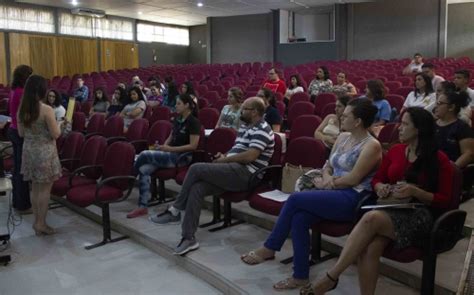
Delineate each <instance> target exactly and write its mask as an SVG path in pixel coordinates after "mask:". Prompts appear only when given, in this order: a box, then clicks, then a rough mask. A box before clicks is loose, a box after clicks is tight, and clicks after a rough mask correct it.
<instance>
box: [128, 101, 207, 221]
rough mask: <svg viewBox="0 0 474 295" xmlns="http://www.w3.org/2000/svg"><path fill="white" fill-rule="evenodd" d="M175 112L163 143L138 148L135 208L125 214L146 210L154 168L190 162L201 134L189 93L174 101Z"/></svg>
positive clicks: (171, 166) (194, 106)
mask: <svg viewBox="0 0 474 295" xmlns="http://www.w3.org/2000/svg"><path fill="white" fill-rule="evenodd" d="M176 112H177V113H178V117H177V118H176V120H175V121H174V126H173V130H172V132H171V134H170V136H169V137H168V138H167V139H166V141H165V143H164V144H162V145H156V146H155V147H154V149H155V150H151V151H143V152H141V153H140V155H139V156H138V158H137V160H136V161H135V169H136V171H137V173H138V181H139V183H140V184H139V198H138V208H136V209H134V210H133V211H131V212H130V213H128V214H127V218H135V217H139V216H143V215H147V214H148V200H149V198H150V175H151V174H153V172H155V171H156V170H157V169H163V168H174V167H177V166H179V167H182V166H186V165H189V163H191V160H192V153H191V152H192V151H194V150H195V149H196V148H197V146H198V143H199V136H200V134H201V123H199V120H198V119H197V105H196V103H195V102H194V100H193V99H192V97H191V96H190V95H188V94H181V95H180V96H179V97H178V99H177V101H176Z"/></svg>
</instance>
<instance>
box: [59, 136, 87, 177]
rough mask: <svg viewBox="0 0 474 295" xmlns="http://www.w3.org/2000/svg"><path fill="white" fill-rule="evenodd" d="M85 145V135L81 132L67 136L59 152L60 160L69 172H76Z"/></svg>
mask: <svg viewBox="0 0 474 295" xmlns="http://www.w3.org/2000/svg"><path fill="white" fill-rule="evenodd" d="M83 144H84V135H82V133H80V132H75V131H72V132H70V133H69V134H68V135H67V136H66V138H65V139H64V142H63V144H62V147H61V151H60V152H59V160H60V162H61V166H62V167H64V168H65V169H67V170H68V171H74V169H75V168H76V167H77V164H78V159H79V155H80V154H81V150H82V145H83Z"/></svg>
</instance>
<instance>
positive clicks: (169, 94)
mask: <svg viewBox="0 0 474 295" xmlns="http://www.w3.org/2000/svg"><path fill="white" fill-rule="evenodd" d="M178 96H179V92H178V87H176V84H175V83H174V82H173V81H170V82H169V83H168V88H167V91H166V92H165V93H164V94H163V97H164V98H163V105H164V106H165V107H168V108H169V109H170V110H171V111H172V112H174V111H175V107H176V99H177V98H178Z"/></svg>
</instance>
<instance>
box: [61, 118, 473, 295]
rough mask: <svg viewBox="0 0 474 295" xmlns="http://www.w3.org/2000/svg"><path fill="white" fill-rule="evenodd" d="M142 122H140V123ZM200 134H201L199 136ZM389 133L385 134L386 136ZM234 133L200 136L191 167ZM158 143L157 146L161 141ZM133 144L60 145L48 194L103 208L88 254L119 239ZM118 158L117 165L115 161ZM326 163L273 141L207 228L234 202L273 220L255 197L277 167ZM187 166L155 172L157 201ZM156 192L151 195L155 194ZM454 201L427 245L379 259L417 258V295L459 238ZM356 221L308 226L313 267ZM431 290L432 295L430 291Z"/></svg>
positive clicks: (318, 153) (305, 147) (302, 140)
mask: <svg viewBox="0 0 474 295" xmlns="http://www.w3.org/2000/svg"><path fill="white" fill-rule="evenodd" d="M141 120H143V121H145V119H141ZM394 125H395V124H393V125H387V127H388V126H392V127H390V128H389V129H390V130H389V131H391V132H392V133H393V132H394V130H396V128H394ZM170 131H171V125H170V123H169V121H164V120H160V121H157V122H155V123H154V125H153V126H152V128H151V129H150V132H149V133H148V141H147V143H149V144H150V143H154V142H155V141H159V142H160V140H161V141H162V140H164V139H165V138H166V137H167V136H168V135H169V132H170ZM202 133H203V132H202ZM387 133H390V132H387ZM235 137H236V133H235V131H234V130H232V129H225V128H219V129H216V130H214V131H213V132H212V133H211V134H210V135H209V137H207V138H205V136H203V134H202V136H201V140H200V143H199V147H198V151H196V152H195V153H194V155H193V163H194V162H202V161H210V155H213V154H216V153H217V152H221V153H225V152H227V151H228V150H229V149H230V148H231V147H232V144H233V142H234V140H235ZM160 143H161V142H160ZM133 146H134V145H133V142H132V143H127V142H113V143H111V140H110V139H109V140H108V139H106V138H105V137H103V136H99V135H92V136H89V137H86V136H84V135H83V134H82V133H79V132H72V133H70V134H69V135H68V136H67V137H66V138H65V139H64V142H62V143H59V142H58V147H59V148H60V150H61V159H62V163H63V164H64V166H63V167H64V176H63V177H62V178H61V179H60V180H58V181H56V182H55V184H54V185H53V189H52V194H53V195H56V196H66V198H67V200H68V201H69V202H71V203H73V204H75V205H77V206H81V207H87V206H90V205H97V206H99V207H100V208H101V209H102V218H103V232H104V236H103V241H101V242H100V243H98V244H95V245H92V246H88V247H87V249H91V248H94V247H97V246H100V245H103V244H106V243H108V242H114V241H117V240H120V239H122V238H123V237H119V238H116V239H112V237H111V230H110V212H109V204H110V203H114V202H119V201H122V200H124V199H126V198H127V197H128V196H129V195H130V193H131V190H132V189H133V182H134V179H135V177H134V174H133V171H132V167H133V158H134V155H135V153H136V152H139V150H135V149H134V147H133ZM118 158H120V159H121V161H116V159H118ZM326 158H327V153H326V148H325V146H324V145H323V143H322V142H320V141H318V140H316V139H314V138H312V137H305V136H303V137H298V138H293V139H291V141H290V142H289V144H288V148H287V150H286V153H285V154H282V143H281V140H280V138H279V137H278V136H276V137H275V152H274V154H273V156H272V159H271V161H270V165H269V166H267V167H265V168H263V169H262V170H260V171H257V172H256V173H255V174H254V175H253V178H254V179H256V178H257V176H258V175H261V174H262V173H264V172H265V174H264V177H263V180H262V181H260V183H259V185H258V186H256V187H254V188H250V187H249V188H248V190H246V191H244V192H237V193H236V192H225V193H223V194H222V195H220V196H214V200H213V202H214V206H213V208H214V210H213V211H214V212H213V213H214V218H213V221H211V222H210V223H209V224H206V225H203V226H204V227H205V226H209V225H214V224H217V223H219V222H222V225H220V226H218V227H216V228H212V229H211V231H216V230H221V229H224V228H227V227H229V226H232V225H234V224H238V223H240V222H232V219H233V218H232V210H231V204H232V203H236V202H243V201H245V202H248V204H249V205H250V207H252V208H253V209H255V210H258V211H261V212H264V213H267V214H270V215H274V216H278V214H279V212H280V210H281V208H282V205H283V204H282V203H279V202H275V201H272V200H268V199H265V198H262V197H261V196H260V195H259V193H262V192H265V191H270V190H273V189H275V188H278V187H279V184H280V183H281V175H282V167H283V166H284V165H285V164H286V163H289V164H292V165H295V166H299V165H301V166H303V167H312V168H321V167H322V166H323V165H324V163H325V161H326ZM188 168H189V167H181V168H177V167H176V168H171V169H160V170H157V171H156V172H155V173H154V175H153V178H154V181H153V183H155V184H156V180H159V183H160V185H159V187H160V197H161V200H162V201H164V197H165V196H164V182H165V181H166V180H169V179H175V180H176V182H177V183H178V184H182V183H183V181H184V178H185V175H186V172H187V170H188ZM456 171H457V172H458V173H457V174H456V177H455V179H454V180H455V185H454V186H453V188H454V191H453V194H454V195H455V196H460V187H461V184H460V180H461V179H462V175H461V174H460V172H459V171H458V170H456ZM155 193H156V190H155ZM220 199H222V200H223V201H224V214H223V218H221V213H220ZM365 200H366V198H364V200H363V201H361V203H360V204H359V206H357V209H356V210H357V214H356V216H359V217H360V216H361V214H362V213H363V212H362V211H361V210H360V207H361V206H362V204H363V202H364V201H365ZM458 205H459V197H457V198H453V203H452V204H451V208H450V209H451V210H450V211H448V212H446V213H445V214H443V215H442V216H441V217H439V218H438V219H437V220H436V222H435V226H434V228H433V231H432V234H431V239H430V241H429V244H428V245H426V247H425V248H424V249H421V248H416V247H410V248H406V249H403V250H397V249H394V248H390V247H389V248H388V249H387V250H386V251H385V253H384V257H386V258H389V259H392V260H396V261H399V262H411V261H414V260H417V259H420V260H422V261H423V276H422V294H430V292H432V290H433V288H434V276H435V269H436V258H437V254H439V253H441V252H444V251H447V250H450V249H451V248H452V247H454V245H455V243H456V241H457V240H458V239H459V237H460V235H461V231H462V227H463V223H464V219H463V218H462V217H463V214H464V217H465V212H462V211H459V210H457V208H458ZM356 222H357V219H354V220H353V221H352V222H322V223H319V224H317V225H314V226H313V227H312V251H311V253H312V257H311V259H312V261H313V262H314V263H318V262H321V261H324V260H326V259H328V258H329V256H327V257H321V235H322V234H324V235H329V236H333V237H340V236H344V235H347V234H349V233H350V232H351V230H352V228H353V227H354V225H355V224H356ZM430 290H431V291H430Z"/></svg>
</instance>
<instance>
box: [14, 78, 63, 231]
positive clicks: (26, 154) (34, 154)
mask: <svg viewBox="0 0 474 295" xmlns="http://www.w3.org/2000/svg"><path fill="white" fill-rule="evenodd" d="M46 87H47V82H46V79H45V78H43V77H41V76H38V75H32V76H30V77H29V78H28V80H27V81H26V84H25V91H24V93H23V98H22V100H21V103H20V109H19V110H18V134H19V135H20V136H21V137H22V138H24V143H23V154H22V158H21V174H22V175H23V179H24V180H26V181H31V205H32V209H33V214H34V215H35V221H34V224H33V229H34V231H35V233H36V235H37V236H38V235H51V234H54V229H53V228H51V227H50V226H49V225H48V224H47V223H46V214H47V213H48V205H49V197H50V191H51V186H52V185H53V182H54V181H55V180H56V179H58V178H59V177H60V176H61V164H60V163H59V157H58V151H57V149H56V139H57V138H58V137H59V135H60V130H59V126H58V124H57V122H56V117H55V115H54V110H53V109H52V108H51V107H50V106H48V105H47V104H44V103H43V102H42V101H44V98H45V96H46Z"/></svg>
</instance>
